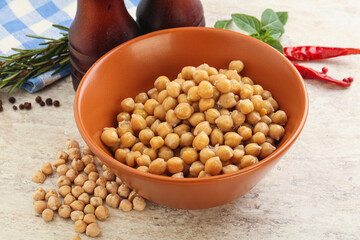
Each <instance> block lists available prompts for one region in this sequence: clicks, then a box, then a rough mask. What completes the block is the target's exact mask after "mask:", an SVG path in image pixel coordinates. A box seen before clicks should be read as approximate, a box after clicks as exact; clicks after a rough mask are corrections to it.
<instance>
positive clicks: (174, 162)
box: [167, 157, 184, 174]
mask: <svg viewBox="0 0 360 240" xmlns="http://www.w3.org/2000/svg"><path fill="white" fill-rule="evenodd" d="M167 169H168V171H169V173H172V174H174V173H178V172H181V171H182V170H183V169H184V161H183V160H182V159H181V158H179V157H172V158H170V159H169V160H168V161H167Z"/></svg>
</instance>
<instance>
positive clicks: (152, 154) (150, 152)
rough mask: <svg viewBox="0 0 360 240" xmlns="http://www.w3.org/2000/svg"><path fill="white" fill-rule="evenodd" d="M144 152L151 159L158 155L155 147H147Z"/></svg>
mask: <svg viewBox="0 0 360 240" xmlns="http://www.w3.org/2000/svg"><path fill="white" fill-rule="evenodd" d="M143 154H144V155H148V156H149V157H150V159H151V161H152V160H154V159H155V158H156V157H157V152H156V150H155V149H153V148H145V149H144V151H143Z"/></svg>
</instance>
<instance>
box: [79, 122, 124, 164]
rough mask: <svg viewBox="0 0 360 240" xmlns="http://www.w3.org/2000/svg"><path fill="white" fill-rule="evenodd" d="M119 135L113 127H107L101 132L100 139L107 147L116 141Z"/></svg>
mask: <svg viewBox="0 0 360 240" xmlns="http://www.w3.org/2000/svg"><path fill="white" fill-rule="evenodd" d="M118 139H119V136H118V134H117V132H116V129H115V128H108V129H106V130H104V131H103V132H102V134H101V141H102V142H103V143H104V144H105V145H106V146H108V147H112V146H114V145H115V144H116V142H117V141H118ZM77 159H79V158H77Z"/></svg>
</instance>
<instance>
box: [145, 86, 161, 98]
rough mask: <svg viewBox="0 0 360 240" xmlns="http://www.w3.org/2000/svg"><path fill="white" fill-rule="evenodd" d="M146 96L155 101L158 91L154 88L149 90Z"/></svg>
mask: <svg viewBox="0 0 360 240" xmlns="http://www.w3.org/2000/svg"><path fill="white" fill-rule="evenodd" d="M147 94H148V96H149V97H150V98H151V99H157V97H158V94H159V91H158V90H157V89H156V88H151V89H150V90H149V91H147Z"/></svg>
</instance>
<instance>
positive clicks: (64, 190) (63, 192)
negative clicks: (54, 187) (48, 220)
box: [44, 185, 71, 197]
mask: <svg viewBox="0 0 360 240" xmlns="http://www.w3.org/2000/svg"><path fill="white" fill-rule="evenodd" d="M69 193H71V187H70V186H69V185H64V186H61V187H60V188H59V194H60V195H61V196H62V197H66V195H68V194H69ZM44 197H45V191H44Z"/></svg>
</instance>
